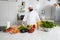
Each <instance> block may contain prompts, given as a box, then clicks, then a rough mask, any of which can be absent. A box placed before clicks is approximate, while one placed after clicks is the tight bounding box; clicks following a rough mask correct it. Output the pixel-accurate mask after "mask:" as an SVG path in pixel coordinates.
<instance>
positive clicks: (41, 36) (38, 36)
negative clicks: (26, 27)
mask: <svg viewBox="0 0 60 40" xmlns="http://www.w3.org/2000/svg"><path fill="white" fill-rule="evenodd" d="M0 40H60V27H59V26H57V27H56V28H54V29H52V30H51V31H49V32H44V31H40V30H35V31H34V32H33V33H17V34H9V33H4V32H0Z"/></svg>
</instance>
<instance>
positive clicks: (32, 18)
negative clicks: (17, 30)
mask: <svg viewBox="0 0 60 40" xmlns="http://www.w3.org/2000/svg"><path fill="white" fill-rule="evenodd" d="M38 20H40V18H39V15H38V13H37V12H36V11H31V12H28V13H26V14H25V16H24V18H23V21H25V22H26V24H27V25H30V24H32V25H34V24H36V21H38Z"/></svg>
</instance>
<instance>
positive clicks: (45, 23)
mask: <svg viewBox="0 0 60 40" xmlns="http://www.w3.org/2000/svg"><path fill="white" fill-rule="evenodd" d="M41 27H42V28H43V30H44V31H46V32H48V31H49V30H51V29H52V28H54V27H56V24H55V23H54V22H49V21H42V25H41Z"/></svg>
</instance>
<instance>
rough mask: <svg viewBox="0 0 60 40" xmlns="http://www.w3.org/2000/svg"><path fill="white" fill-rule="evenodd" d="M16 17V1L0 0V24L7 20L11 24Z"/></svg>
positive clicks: (5, 22) (4, 23)
mask: <svg viewBox="0 0 60 40" xmlns="http://www.w3.org/2000/svg"><path fill="white" fill-rule="evenodd" d="M16 19H17V12H16V1H0V26H2V25H6V24H7V21H10V22H11V25H13V24H15V21H16Z"/></svg>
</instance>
